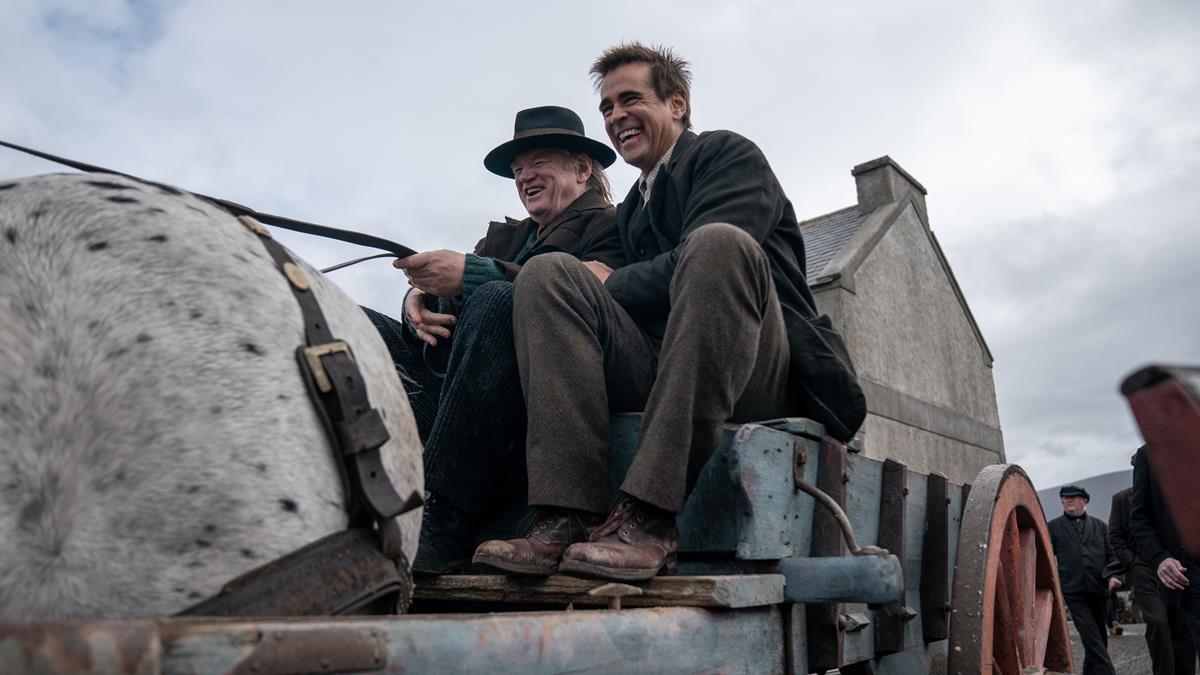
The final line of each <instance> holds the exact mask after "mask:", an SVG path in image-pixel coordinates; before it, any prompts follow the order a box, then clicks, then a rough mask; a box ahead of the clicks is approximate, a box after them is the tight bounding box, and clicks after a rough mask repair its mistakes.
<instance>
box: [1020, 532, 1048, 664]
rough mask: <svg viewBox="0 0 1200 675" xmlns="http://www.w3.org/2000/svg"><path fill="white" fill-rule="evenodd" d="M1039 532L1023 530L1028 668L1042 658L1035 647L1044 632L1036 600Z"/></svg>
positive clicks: (1024, 652) (1024, 648) (1024, 653)
mask: <svg viewBox="0 0 1200 675" xmlns="http://www.w3.org/2000/svg"><path fill="white" fill-rule="evenodd" d="M1037 555H1038V550H1037V532H1036V531H1034V530H1033V528H1025V529H1023V530H1021V563H1020V564H1021V598H1022V604H1021V612H1022V613H1023V615H1024V618H1023V620H1022V621H1021V625H1023V626H1024V627H1025V634H1024V638H1025V639H1024V641H1023V642H1022V643H1021V654H1022V656H1024V658H1025V663H1024V664H1023V665H1026V666H1040V665H1041V664H1042V660H1041V659H1042V657H1041V656H1040V655H1037V656H1035V653H1036V652H1037V649H1036V648H1035V645H1036V643H1037V641H1038V638H1039V636H1040V635H1041V634H1042V632H1043V630H1042V629H1041V628H1040V627H1039V626H1038V622H1037V613H1036V611H1035V607H1034V605H1035V604H1036V603H1035V602H1034V599H1035V597H1036V595H1035V594H1036V593H1037Z"/></svg>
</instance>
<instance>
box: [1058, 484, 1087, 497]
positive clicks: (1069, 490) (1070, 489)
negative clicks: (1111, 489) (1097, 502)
mask: <svg viewBox="0 0 1200 675" xmlns="http://www.w3.org/2000/svg"><path fill="white" fill-rule="evenodd" d="M1058 496H1059V497H1060V498H1061V497H1083V498H1084V499H1087V500H1089V501H1091V499H1092V498H1091V497H1089V496H1088V492H1087V490H1084V489H1083V488H1081V487H1079V486H1078V485H1064V486H1062V487H1061V488H1059V490H1058Z"/></svg>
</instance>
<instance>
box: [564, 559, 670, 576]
mask: <svg viewBox="0 0 1200 675" xmlns="http://www.w3.org/2000/svg"><path fill="white" fill-rule="evenodd" d="M558 571H559V572H561V573H563V574H573V575H576V576H584V577H594V578H597V579H611V580H613V581H649V580H651V579H653V578H654V577H656V576H659V574H658V573H659V572H662V573H663V575H664V576H666V575H672V574H675V573H676V572H677V571H679V564H678V563H677V562H676V561H675V556H674V555H671V556H668V557H667V559H666V560H664V561H663V564H662V565H660V566H659V567H633V568H629V567H605V566H603V565H597V564H595V563H589V562H583V561H581V560H564V561H562V562H561V563H559V565H558Z"/></svg>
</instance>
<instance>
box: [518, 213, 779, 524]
mask: <svg viewBox="0 0 1200 675" xmlns="http://www.w3.org/2000/svg"><path fill="white" fill-rule="evenodd" d="M515 286H516V287H515V298H514V338H515V342H516V352H517V364H518V370H519V372H520V376H521V385H522V387H523V388H524V392H525V401H526V407H527V409H528V410H529V424H528V438H527V446H526V447H527V465H528V472H529V503H530V504H531V505H533V506H555V507H565V508H573V509H581V510H584V511H590V512H593V513H603V512H605V511H607V510H608V508H609V506H610V505H611V503H612V497H613V495H612V492H611V487H610V485H609V480H608V477H609V475H610V472H609V465H608V462H609V442H608V441H609V439H608V428H609V427H608V425H609V415H610V413H612V412H635V411H644V412H645V417H644V419H643V422H642V432H641V439H640V444H639V448H638V452H637V455H636V457H635V459H634V461H633V465H632V466H631V467H630V469H629V472H628V474H626V476H625V480H624V482H623V484H622V485H621V490H622V491H623V492H625V493H627V494H630V495H632V496H634V497H636V498H638V499H641V500H643V501H646V502H649V503H650V504H653V505H655V506H658V507H660V508H663V509H667V510H669V511H673V512H675V513H678V512H680V511H682V510H683V506H684V503H685V501H686V500H687V496H688V494H689V493H690V491H691V488H692V486H693V485H694V484H695V480H696V477H697V476H698V475H699V473H700V469H701V468H702V467H703V466H704V463H705V462H706V461H708V458H709V457H710V456H711V455H712V454H713V452H714V451H715V450H716V448H717V446H718V444H719V443H720V437H721V426H722V424H724V423H725V422H726V421H729V420H732V421H752V420H761V419H770V418H773V417H781V416H784V415H786V414H788V412H789V405H788V386H787V385H788V362H789V353H788V339H787V334H786V332H785V329H784V322H783V314H782V311H781V309H780V304H779V298H778V297H777V295H776V292H775V288H774V285H773V282H772V280H771V270H770V266H769V263H768V261H767V257H766V254H765V253H764V252H763V250H762V248H761V247H760V246H759V244H758V243H757V242H756V241H755V240H754V239H753V238H752V237H751V236H750V235H748V234H747V233H746V232H744V231H743V230H741V229H739V228H737V227H734V226H732V225H726V224H723V223H714V224H710V225H704V226H702V227H699V228H697V229H696V230H695V231H693V232H692V233H691V234H690V235H689V236H688V238H687V240H686V242H685V244H684V245H683V246H682V247H681V250H680V255H679V259H678V264H677V267H676V268H675V270H674V274H673V275H672V279H671V288H670V302H671V309H670V314H669V315H668V318H667V325H666V331H665V333H664V334H663V337H662V340H661V343H660V342H659V341H658V340H656V339H655V338H654V337H652V336H651V335H650V334H648V333H646V331H644V330H643V329H642V328H641V327H639V326H638V324H637V322H635V320H634V319H633V318H632V317H630V315H629V314H628V313H627V312H626V311H625V309H623V308H622V307H621V306H620V305H619V304H617V302H616V301H615V300H614V299H613V297H612V296H611V295H610V294H609V292H608V290H607V289H606V288H605V286H604V284H602V283H600V281H599V280H598V279H597V278H596V277H595V275H593V274H592V273H591V272H590V271H588V269H587V268H585V267H584V266H583V264H582V263H580V262H579V261H578V260H576V259H575V258H572V257H570V256H567V255H560V254H556V253H550V254H545V255H541V256H538V257H536V258H534V259H533V260H530V261H529V262H528V263H527V264H526V265H525V267H524V269H523V271H522V273H521V274H520V275H519V276H518V277H517V280H516V284H515Z"/></svg>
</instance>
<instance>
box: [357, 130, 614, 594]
mask: <svg viewBox="0 0 1200 675" xmlns="http://www.w3.org/2000/svg"><path fill="white" fill-rule="evenodd" d="M615 159H616V153H614V152H613V151H612V150H611V149H610V148H609V147H608V146H606V145H604V144H603V143H600V142H599V141H594V140H592V139H590V138H588V137H587V136H585V135H584V130H583V122H582V121H580V119H579V116H578V115H576V114H575V113H574V112H572V111H570V110H568V109H566V108H561V107H558V106H543V107H539V108H531V109H529V110H522V111H521V112H518V113H517V116H516V123H515V132H514V134H513V138H512V140H509V141H506V142H504V143H502V144H500V146H499V147H497V148H495V149H494V150H492V151H491V152H489V153H488V155H487V156H486V157H485V158H484V166H485V167H486V168H487V169H488V170H489V171H491V172H492V173H494V174H497V175H499V176H502V177H504V178H510V179H513V180H514V183H515V186H516V188H517V195H518V196H519V197H520V199H521V203H522V204H523V205H524V206H525V208H526V210H527V211H528V212H529V217H528V218H525V219H523V220H514V219H512V218H506V219H505V220H504V221H503V222H493V223H491V224H490V225H489V226H488V231H487V235H486V236H484V238H483V239H482V240H480V242H479V244H478V245H476V247H475V250H474V252H473V253H467V254H463V253H459V252H456V251H447V250H439V251H428V252H424V253H418V254H416V255H413V256H410V257H408V258H402V259H400V260H397V261H396V263H395V266H396V267H398V268H400V269H402V270H404V273H405V274H406V275H407V276H408V279H409V282H410V284H411V285H412V287H413V288H412V290H411V291H409V294H408V295H407V296H406V297H405V301H404V322H403V325H401V323H400V322H397V321H395V320H393V319H391V318H389V317H387V316H384V315H382V314H379V313H377V312H373V311H371V310H367V314H368V316H370V317H371V320H372V321H373V322H374V323H375V325H376V327H377V328H378V329H379V330H380V332H381V333H382V334H383V336H384V340H385V342H387V344H388V348H389V350H390V351H391V353H392V358H393V360H394V361H395V362H396V363H397V366H398V367H399V368H400V369H401V370H402V371H403V372H404V373H405V375H406V376H407V378H408V381H406V382H405V386H406V387H407V388H408V389H409V393H410V401H411V403H412V407H413V412H414V414H415V416H416V419H417V426H418V429H419V432H420V435H421V440H422V441H423V442H424V444H425V488H426V501H425V511H424V517H423V520H422V524H421V543H420V547H419V549H418V551H417V557H416V560H414V561H413V569H414V571H416V572H418V573H427V574H444V573H448V572H451V571H454V570H456V569H458V568H459V567H460V566H461V565H463V564H464V563H465V562H467V559H469V557H470V555H471V552H472V551H474V549H475V545H476V544H477V543H478V541H477V540H476V534H477V531H478V527H479V525H480V520H481V514H483V513H484V512H485V511H487V510H488V508H489V507H490V506H492V505H493V504H494V503H495V500H496V499H497V498H498V497H505V496H509V495H508V494H507V493H506V491H505V488H506V486H507V488H508V489H509V490H510V491H511V490H512V489H514V488H515V489H516V490H517V491H520V488H522V487H523V483H524V463H525V462H524V444H523V438H522V435H523V433H524V429H525V406H524V401H523V399H522V397H521V386H520V381H519V378H518V374H517V366H516V357H515V355H514V353H513V337H512V297H513V294H512V281H513V279H515V278H516V276H517V273H518V272H519V271H520V269H521V267H522V265H523V264H524V263H525V262H527V261H528V260H529V259H531V258H533V257H534V256H537V255H540V254H542V253H548V252H552V251H553V252H561V253H566V254H569V255H572V256H576V257H578V258H579V259H581V260H592V261H601V262H603V263H604V264H606V265H611V266H614V267H619V266H621V264H622V263H623V260H624V255H623V253H622V252H621V244H620V240H619V239H618V238H617V236H616V229H615V221H616V212H615V209H614V208H613V206H612V204H611V198H610V196H609V193H608V179H607V178H606V177H605V175H604V167H607V166H609V165H611V164H612V163H613V161H615ZM422 343H424V344H422ZM447 346H448V347H449V348H448V349H447ZM434 349H436V350H437V352H438V353H440V354H441V358H436V359H433V358H431V359H429V360H430V361H444V365H445V374H444V376H442V375H440V374H438V373H436V372H435V371H437V370H440V368H438V367H431V366H430V365H429V364H428V363H427V362H426V360H425V359H424V358H423V357H422V354H423V352H424V353H425V354H426V355H429V353H430V352H431V351H432V350H434ZM446 352H448V354H446ZM519 497H521V498H523V497H524V494H523V492H522V493H521V494H519Z"/></svg>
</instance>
